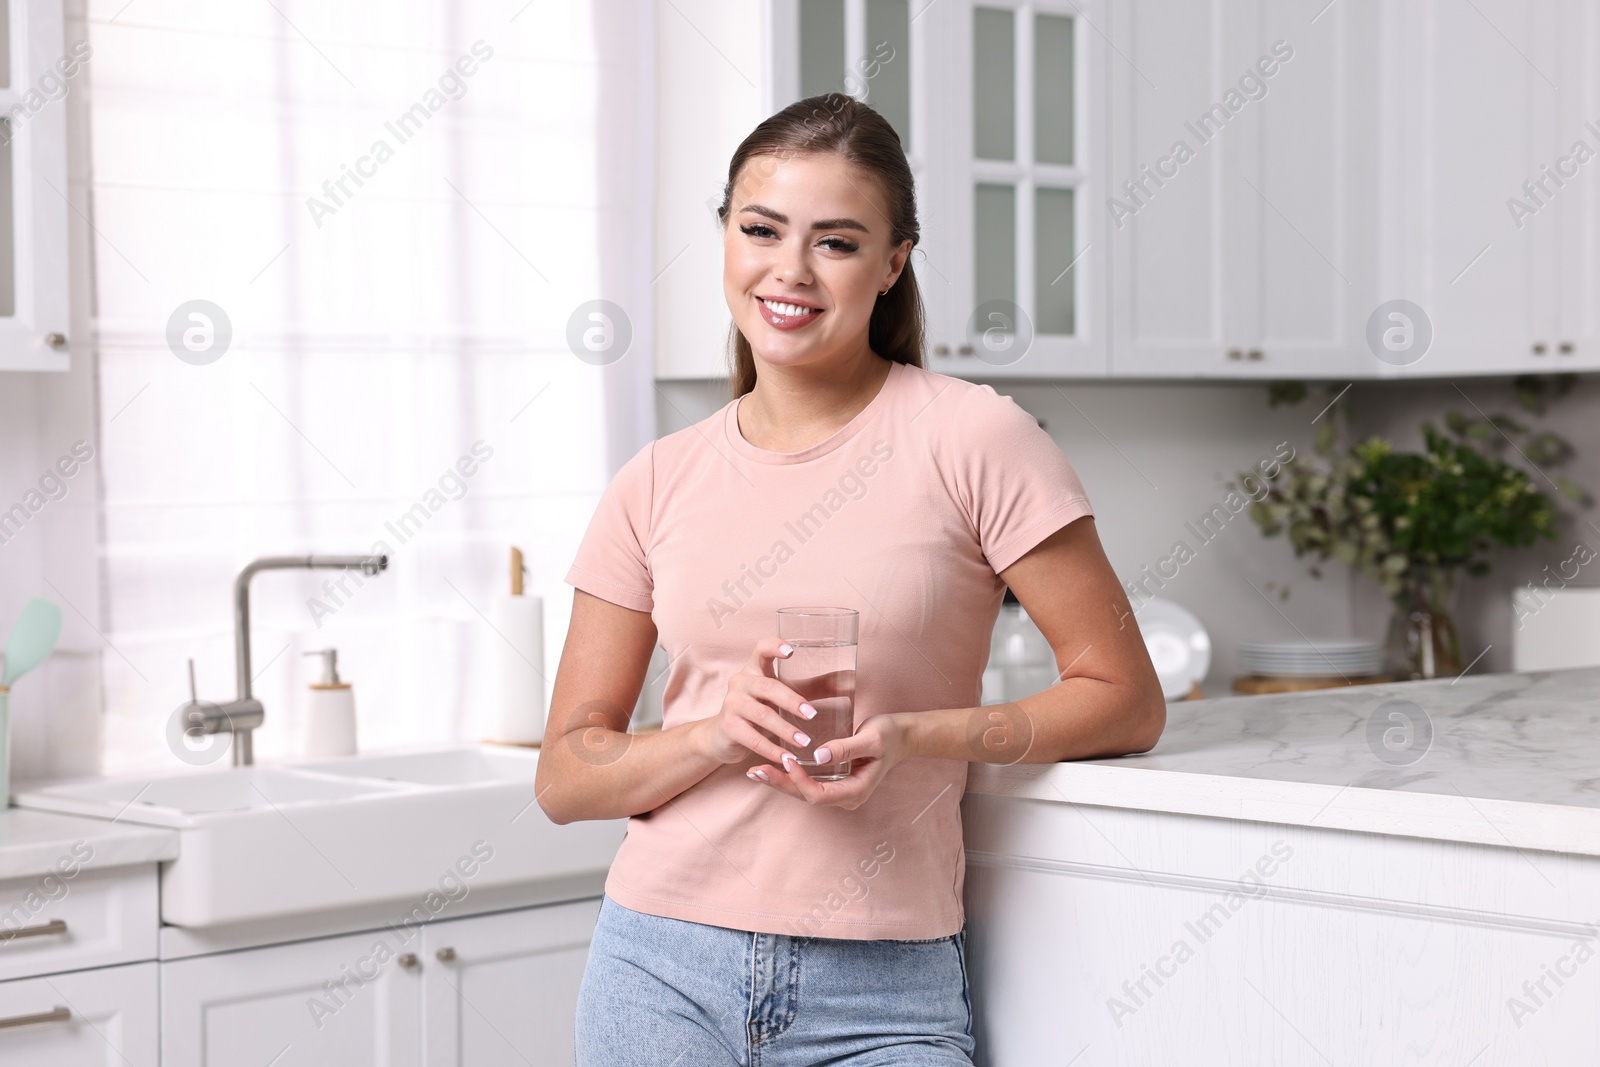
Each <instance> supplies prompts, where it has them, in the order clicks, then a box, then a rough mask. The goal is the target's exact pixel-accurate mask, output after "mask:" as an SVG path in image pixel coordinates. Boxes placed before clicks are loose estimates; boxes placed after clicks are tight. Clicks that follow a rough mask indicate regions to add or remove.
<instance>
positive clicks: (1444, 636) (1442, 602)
mask: <svg viewBox="0 0 1600 1067" xmlns="http://www.w3.org/2000/svg"><path fill="white" fill-rule="evenodd" d="M1459 577H1460V568H1459V567H1452V566H1441V565H1437V564H1419V565H1417V566H1414V567H1412V568H1411V571H1410V572H1409V573H1408V574H1407V576H1406V585H1405V588H1404V589H1402V590H1401V591H1400V593H1399V594H1398V595H1396V596H1395V598H1394V618H1393V619H1392V620H1391V621H1390V623H1389V640H1388V642H1387V645H1386V650H1385V651H1386V654H1385V660H1386V665H1387V669H1388V672H1389V673H1390V674H1392V675H1393V676H1394V677H1395V678H1396V679H1399V680H1402V681H1404V680H1410V679H1416V678H1454V677H1456V676H1458V675H1459V674H1461V672H1462V670H1463V669H1465V662H1464V661H1463V660H1462V657H1461V637H1460V635H1459V634H1458V633H1457V631H1456V622H1455V600H1456V586H1457V579H1458V578H1459Z"/></svg>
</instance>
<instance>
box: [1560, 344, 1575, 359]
mask: <svg viewBox="0 0 1600 1067" xmlns="http://www.w3.org/2000/svg"><path fill="white" fill-rule="evenodd" d="M1573 347H1574V346H1573V344H1572V342H1571V341H1562V342H1561V347H1560V349H1559V351H1560V353H1561V354H1562V355H1563V356H1570V355H1572V349H1573Z"/></svg>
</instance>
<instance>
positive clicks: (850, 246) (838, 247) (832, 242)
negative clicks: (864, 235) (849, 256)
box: [822, 237, 861, 252]
mask: <svg viewBox="0 0 1600 1067" xmlns="http://www.w3.org/2000/svg"><path fill="white" fill-rule="evenodd" d="M822 246H823V247H824V248H826V249H828V250H829V251H830V252H854V251H855V250H856V249H858V248H860V247H861V246H860V245H858V244H856V243H855V242H854V241H851V240H848V239H847V238H844V237H824V238H823V239H822Z"/></svg>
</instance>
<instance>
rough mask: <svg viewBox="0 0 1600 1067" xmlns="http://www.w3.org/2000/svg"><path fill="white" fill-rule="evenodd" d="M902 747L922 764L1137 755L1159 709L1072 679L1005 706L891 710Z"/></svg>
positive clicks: (1130, 693)
mask: <svg viewBox="0 0 1600 1067" xmlns="http://www.w3.org/2000/svg"><path fill="white" fill-rule="evenodd" d="M895 714H896V716H897V717H899V718H901V719H902V720H903V726H904V728H905V731H906V740H907V747H908V749H909V752H910V754H911V755H912V756H915V757H921V758H924V759H964V760H968V761H971V762H974V763H1005V764H1009V763H1056V762H1059V761H1061V760H1075V759H1093V758H1096V757H1103V756H1120V755H1126V754H1127V753H1130V752H1143V751H1145V750H1147V749H1149V748H1151V747H1152V746H1153V745H1154V744H1155V742H1156V740H1157V739H1158V738H1159V737H1160V736H1161V730H1162V727H1163V726H1164V725H1165V723H1166V706H1165V703H1164V702H1161V701H1160V700H1159V698H1158V697H1154V698H1153V697H1152V696H1151V694H1149V693H1146V692H1143V691H1141V690H1140V689H1139V687H1137V686H1134V685H1120V684H1116V683H1112V682H1106V681H1102V680H1100V679H1096V678H1084V677H1073V678H1068V679H1066V680H1064V681H1060V682H1057V683H1056V684H1055V685H1052V686H1051V687H1050V688H1048V689H1045V690H1042V691H1041V692H1038V693H1035V694H1034V695H1032V696H1029V697H1024V698H1022V699H1021V700H1015V701H1012V702H1010V703H1007V704H990V705H986V706H984V707H978V708H943V709H940V710H937V711H920V712H897V713H895Z"/></svg>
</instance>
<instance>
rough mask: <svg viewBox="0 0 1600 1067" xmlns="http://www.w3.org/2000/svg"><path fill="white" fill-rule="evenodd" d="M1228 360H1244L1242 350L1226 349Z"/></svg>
mask: <svg viewBox="0 0 1600 1067" xmlns="http://www.w3.org/2000/svg"><path fill="white" fill-rule="evenodd" d="M1228 358H1229V359H1243V358H1244V352H1243V351H1242V350H1240V349H1237V348H1230V349H1228Z"/></svg>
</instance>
